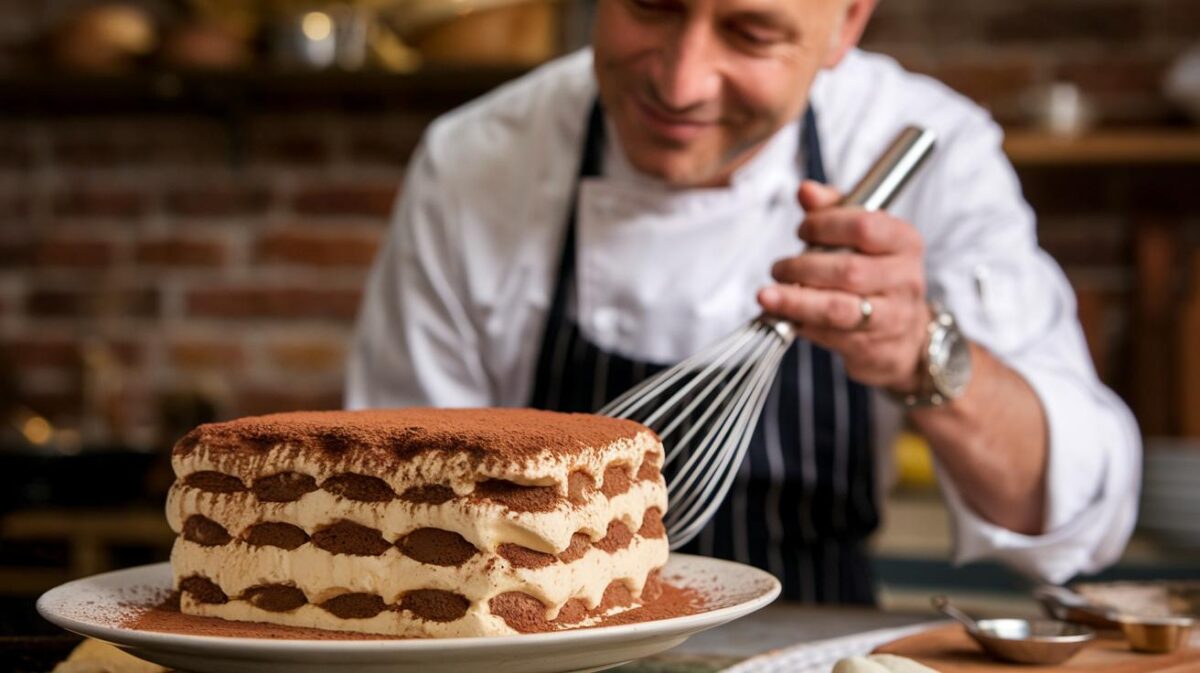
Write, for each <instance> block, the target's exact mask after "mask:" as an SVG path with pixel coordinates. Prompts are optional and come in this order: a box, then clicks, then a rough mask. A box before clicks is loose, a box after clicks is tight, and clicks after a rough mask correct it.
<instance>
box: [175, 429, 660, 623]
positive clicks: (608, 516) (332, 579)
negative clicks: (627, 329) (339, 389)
mask: <svg viewBox="0 0 1200 673" xmlns="http://www.w3.org/2000/svg"><path fill="white" fill-rule="evenodd" d="M662 460H663V451H662V444H661V443H660V442H659V441H658V438H657V437H656V436H655V435H654V434H653V433H652V432H650V431H649V430H647V429H646V428H644V427H643V426H641V425H638V424H636V423H633V422H630V421H623V420H616V419H611V418H604V417H599V416H591V415H585V414H557V413H551V412H543V411H533V410H523V409H520V410H519V409H507V410H506V409H470V410H467V409H460V410H453V409H447V410H436V409H403V410H393V411H357V412H350V411H334V412H310V413H291V414H277V415H272V416H261V417H256V418H244V419H241V420H236V421H231V422H228V423H216V424H210V425H203V426H200V427H199V428H197V429H195V430H193V431H192V432H191V433H189V434H188V435H187V436H185V437H184V438H183V439H182V440H180V441H179V443H178V444H177V445H176V446H175V450H174V455H173V465H174V468H175V475H176V481H175V484H174V486H173V487H172V488H171V494H170V497H169V499H168V503H167V516H168V518H169V520H170V524H171V528H172V529H173V530H174V531H175V532H176V533H178V534H179V537H178V538H177V540H176V542H175V547H174V550H173V551H172V554H171V563H172V566H173V571H174V574H175V584H176V588H177V589H178V590H179V591H180V609H181V610H182V611H183V612H184V613H186V614H192V615H203V616H212V617H220V618H223V619H229V620H240V621H252V622H268V623H274V624H284V625H290V626H300V627H313V628H319V629H330V630H339V631H356V632H365V633H377V634H385V635H391V636H405V637H408V636H412V637H418V636H434V637H444V636H482V635H495V634H511V633H517V632H520V633H528V632H536V631H552V630H557V629H563V628H571V627H577V626H584V625H587V624H589V623H594V622H595V621H597V620H599V619H600V618H603V617H607V616H609V615H612V614H615V613H617V612H621V611H624V610H628V609H630V608H633V607H636V606H638V605H640V604H641V603H643V602H644V601H647V600H650V599H652V598H653V597H654V596H655V594H656V593H657V591H658V590H659V586H658V580H657V570H658V569H659V568H660V567H661V566H662V565H663V564H664V563H666V560H667V538H666V534H665V532H664V530H663V525H662V514H663V512H664V511H665V509H666V503H667V495H666V487H665V485H664V483H663V479H662V476H661V474H660V473H659V467H660V465H661V464H662Z"/></svg>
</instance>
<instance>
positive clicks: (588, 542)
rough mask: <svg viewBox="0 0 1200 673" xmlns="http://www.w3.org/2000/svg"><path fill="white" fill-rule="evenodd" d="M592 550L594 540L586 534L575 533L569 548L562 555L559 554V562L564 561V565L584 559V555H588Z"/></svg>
mask: <svg viewBox="0 0 1200 673" xmlns="http://www.w3.org/2000/svg"><path fill="white" fill-rule="evenodd" d="M591 548H592V538H590V537H588V536H587V535H586V534H584V533H575V534H574V535H572V536H571V544H570V545H568V546H567V548H566V549H564V550H563V551H562V552H561V553H559V555H558V560H559V561H562V562H563V563H570V562H572V561H578V560H579V559H581V558H583V556H584V554H587V552H588V550H589V549H591Z"/></svg>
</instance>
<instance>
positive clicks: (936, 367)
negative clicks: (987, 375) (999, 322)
mask: <svg viewBox="0 0 1200 673" xmlns="http://www.w3.org/2000/svg"><path fill="white" fill-rule="evenodd" d="M939 332H941V335H940V336H941V339H940V343H939V344H938V348H937V350H936V353H937V354H936V357H931V358H930V365H931V366H930V368H929V373H930V374H931V375H932V378H933V385H934V388H936V389H937V391H938V393H940V394H941V395H943V396H945V397H946V398H949V399H953V398H955V397H958V396H959V395H961V394H962V393H963V391H964V390H966V388H967V382H968V381H970V380H971V346H970V344H969V343H967V340H966V339H965V338H963V336H962V333H961V332H959V331H958V329H957V328H956V327H949V328H947V329H944V330H939ZM933 345H934V344H933V343H932V342H931V343H930V351H931V353H930V354H931V355H933V352H932V351H933V350H934V348H933Z"/></svg>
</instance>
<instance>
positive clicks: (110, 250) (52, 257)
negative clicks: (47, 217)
mask: <svg viewBox="0 0 1200 673" xmlns="http://www.w3.org/2000/svg"><path fill="white" fill-rule="evenodd" d="M115 256H116V250H115V247H114V245H113V243H112V242H111V241H103V240H96V239H86V238H84V239H71V238H52V239H47V240H42V241H38V242H37V243H35V244H33V246H32V251H31V262H32V263H33V264H34V265H35V266H40V267H47V266H50V267H70V268H76V269H99V268H105V267H108V266H110V265H111V264H112V262H113V259H114V257H115Z"/></svg>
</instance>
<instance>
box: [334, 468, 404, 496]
mask: <svg viewBox="0 0 1200 673" xmlns="http://www.w3.org/2000/svg"><path fill="white" fill-rule="evenodd" d="M321 488H322V489H324V490H326V491H329V492H330V493H332V494H334V495H338V496H341V497H343V498H346V499H347V500H355V501H357V502H388V501H390V500H392V499H394V498H395V497H396V493H395V491H393V490H392V487H391V486H388V485H387V482H386V481H384V480H382V479H380V478H379V477H371V476H368V475H365V474H354V473H353V472H347V473H345V474H339V475H335V476H332V477H330V478H328V479H326V480H325V481H324V482H322V483H321Z"/></svg>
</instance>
